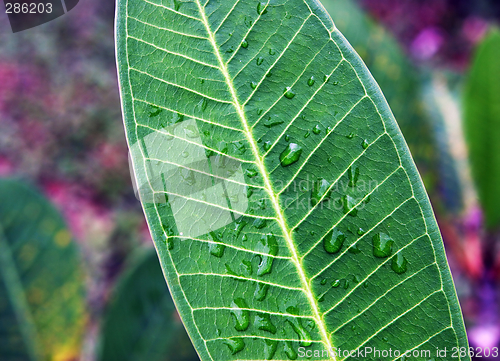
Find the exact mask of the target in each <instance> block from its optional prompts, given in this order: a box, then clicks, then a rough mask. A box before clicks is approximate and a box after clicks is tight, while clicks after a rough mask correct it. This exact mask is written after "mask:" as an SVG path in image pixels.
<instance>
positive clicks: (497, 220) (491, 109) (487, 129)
mask: <svg viewBox="0 0 500 361" xmlns="http://www.w3.org/2000/svg"><path fill="white" fill-rule="evenodd" d="M499 56H500V32H499V31H498V29H493V30H491V32H490V34H489V35H488V36H487V37H486V38H485V39H484V40H483V41H482V42H481V44H480V45H479V47H478V49H477V51H476V55H475V57H474V61H473V64H472V68H471V71H470V74H469V76H468V79H467V83H466V87H465V97H464V106H465V133H466V138H467V142H468V145H469V153H470V162H471V167H472V172H473V176H474V180H475V182H476V185H477V188H478V193H479V199H480V202H481V205H482V208H483V211H484V214H485V219H486V225H487V227H489V228H496V227H498V226H499V224H500V207H499V206H498V205H499V204H500V189H499V187H498V179H499V177H500V144H499V142H498V139H500V64H499V62H498V57H499Z"/></svg>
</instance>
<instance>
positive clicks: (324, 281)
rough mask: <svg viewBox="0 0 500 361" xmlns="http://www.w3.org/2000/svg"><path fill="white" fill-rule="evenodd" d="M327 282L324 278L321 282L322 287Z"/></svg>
mask: <svg viewBox="0 0 500 361" xmlns="http://www.w3.org/2000/svg"><path fill="white" fill-rule="evenodd" d="M326 282H327V280H326V278H323V279H322V280H321V285H322V286H324V285H326Z"/></svg>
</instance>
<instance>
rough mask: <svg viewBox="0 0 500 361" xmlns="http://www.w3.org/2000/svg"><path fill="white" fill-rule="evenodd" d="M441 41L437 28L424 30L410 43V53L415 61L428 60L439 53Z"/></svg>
mask: <svg viewBox="0 0 500 361" xmlns="http://www.w3.org/2000/svg"><path fill="white" fill-rule="evenodd" d="M443 41H444V38H443V35H442V32H441V31H440V30H439V29H438V28H436V27H428V28H425V29H423V30H422V31H421V32H420V33H419V34H418V35H417V36H416V37H415V39H414V40H413V42H412V43H411V52H412V54H413V55H414V56H415V57H416V58H417V59H420V60H428V59H430V58H432V57H433V56H434V55H435V54H436V53H437V52H438V51H439V49H440V48H441V45H442V44H443Z"/></svg>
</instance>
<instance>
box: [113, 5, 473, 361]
mask: <svg viewBox="0 0 500 361" xmlns="http://www.w3.org/2000/svg"><path fill="white" fill-rule="evenodd" d="M118 7H119V8H118V19H117V34H118V35H117V57H118V65H119V77H120V87H121V94H122V105H123V112H124V121H125V128H126V132H127V138H128V143H129V147H130V151H131V159H132V163H133V167H134V172H135V175H136V181H137V186H138V188H139V193H140V195H141V200H142V203H143V207H144V210H145V213H146V217H147V220H148V224H149V227H150V230H151V232H152V235H153V239H154V241H155V245H156V247H157V250H158V253H159V256H160V262H161V264H162V267H163V270H164V274H165V276H166V279H167V282H168V283H169V286H170V289H171V292H172V295H173V298H174V300H175V302H176V304H177V307H178V309H179V313H180V315H181V317H182V319H183V321H184V324H185V325H186V328H187V330H188V333H189V334H190V335H191V338H192V339H193V341H194V344H195V347H196V349H197V351H198V353H199V355H200V357H201V359H202V360H236V359H239V360H250V359H259V360H262V359H281V360H283V359H297V358H298V357H304V354H301V352H303V351H305V350H310V351H311V350H315V351H317V352H319V355H318V354H315V355H313V356H312V359H316V360H318V359H322V360H324V359H325V357H324V354H322V352H321V351H323V350H324V349H325V348H326V349H329V348H330V347H340V348H341V349H343V350H354V349H356V348H358V347H372V348H373V347H376V348H377V349H381V350H384V349H385V350H388V349H389V348H391V349H393V350H394V349H398V350H403V351H404V350H408V349H416V350H433V351H434V350H435V349H436V348H442V349H444V347H446V348H447V349H451V348H452V347H466V346H467V340H466V336H465V330H464V327H463V321H462V318H461V313H460V309H459V306H458V302H457V299H456V295H455V291H454V288H453V283H452V280H451V276H450V273H449V269H448V266H447V263H446V258H445V255H444V250H443V245H442V240H441V237H440V235H439V230H438V228H437V225H436V222H435V219H434V216H433V214H432V210H431V207H430V204H429V201H428V199H427V196H426V194H425V191H424V189H423V186H422V183H421V180H420V177H419V175H418V173H417V171H416V168H415V165H414V163H413V161H412V159H411V157H410V154H409V151H408V148H407V146H406V144H405V142H404V140H403V138H402V135H401V133H400V131H399V128H398V126H397V124H396V122H395V120H394V117H393V116H392V113H391V111H390V109H389V108H388V106H387V103H386V101H385V99H384V98H383V96H382V94H381V92H380V88H379V87H378V86H377V84H376V83H375V82H374V80H373V78H372V77H371V75H370V73H369V72H368V71H367V69H366V67H365V65H364V64H363V63H362V61H361V59H360V58H359V57H358V56H357V54H356V53H355V52H354V50H353V49H352V48H351V46H350V45H349V43H348V42H347V41H346V40H345V38H344V37H343V35H342V34H341V33H340V32H339V31H338V30H337V29H336V28H335V26H334V24H333V23H332V21H331V19H330V18H329V16H328V14H327V13H326V11H325V10H324V9H323V7H322V6H321V4H320V3H318V2H317V1H309V0H308V1H299V0H289V1H271V2H256V1H248V0H246V1H208V2H206V3H201V2H200V1H190V2H177V1H174V2H162V3H159V2H152V1H149V0H148V1H139V0H135V1H131V0H122V1H119V2H118ZM345 358H346V359H352V358H353V357H347V356H345ZM428 358H430V355H429V357H428ZM331 359H335V358H334V357H333V356H332V357H331ZM339 359H344V357H340V358H339ZM386 359H387V358H386ZM462 359H463V360H467V359H469V358H468V357H463V358H462Z"/></svg>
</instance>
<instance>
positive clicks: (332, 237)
mask: <svg viewBox="0 0 500 361" xmlns="http://www.w3.org/2000/svg"><path fill="white" fill-rule="evenodd" d="M344 241H345V234H344V233H342V232H341V231H339V230H338V229H332V230H331V231H330V232H329V233H328V234H327V235H326V236H325V237H324V238H323V247H324V248H325V251H327V252H328V253H331V254H334V253H337V252H338V251H340V249H341V248H342V245H343V244H344Z"/></svg>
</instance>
